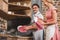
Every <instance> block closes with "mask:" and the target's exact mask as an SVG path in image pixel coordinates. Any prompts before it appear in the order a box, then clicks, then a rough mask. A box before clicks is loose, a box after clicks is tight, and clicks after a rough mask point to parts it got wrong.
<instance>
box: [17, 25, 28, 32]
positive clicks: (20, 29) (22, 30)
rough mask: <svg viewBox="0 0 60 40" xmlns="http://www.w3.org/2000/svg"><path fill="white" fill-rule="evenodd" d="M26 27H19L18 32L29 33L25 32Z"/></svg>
mask: <svg viewBox="0 0 60 40" xmlns="http://www.w3.org/2000/svg"><path fill="white" fill-rule="evenodd" d="M25 27H26V26H18V28H17V29H18V31H20V32H27V30H25Z"/></svg>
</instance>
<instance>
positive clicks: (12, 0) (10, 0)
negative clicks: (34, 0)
mask: <svg viewBox="0 0 60 40" xmlns="http://www.w3.org/2000/svg"><path fill="white" fill-rule="evenodd" d="M21 1H31V0H9V1H8V2H21Z"/></svg>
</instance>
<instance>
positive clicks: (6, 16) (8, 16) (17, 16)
mask: <svg viewBox="0 0 60 40" xmlns="http://www.w3.org/2000/svg"><path fill="white" fill-rule="evenodd" d="M0 17H2V18H3V19H6V20H11V19H14V18H30V17H29V16H26V15H19V14H13V15H12V14H8V13H6V12H4V11H2V10H0Z"/></svg>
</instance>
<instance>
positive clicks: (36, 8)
mask: <svg viewBox="0 0 60 40" xmlns="http://www.w3.org/2000/svg"><path fill="white" fill-rule="evenodd" d="M32 8H33V12H34V13H37V11H38V10H39V8H38V6H36V5H34V6H33V7H32Z"/></svg>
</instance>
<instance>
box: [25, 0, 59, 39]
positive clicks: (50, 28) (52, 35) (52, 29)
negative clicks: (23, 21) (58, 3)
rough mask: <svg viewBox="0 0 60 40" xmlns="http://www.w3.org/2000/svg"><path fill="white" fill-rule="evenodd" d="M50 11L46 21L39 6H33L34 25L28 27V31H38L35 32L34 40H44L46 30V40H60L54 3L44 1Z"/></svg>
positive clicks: (47, 12) (46, 15)
mask: <svg viewBox="0 0 60 40" xmlns="http://www.w3.org/2000/svg"><path fill="white" fill-rule="evenodd" d="M42 1H43V2H44V4H45V6H46V7H48V10H47V11H46V13H45V18H46V19H45V20H44V17H43V15H42V14H41V13H40V12H39V5H38V4H33V5H32V9H33V12H34V15H33V20H32V22H33V24H32V25H31V26H28V27H26V28H25V29H26V30H29V29H37V30H36V31H34V32H33V36H34V40H43V30H44V29H46V30H45V31H46V33H45V34H46V37H45V40H59V35H58V27H57V12H56V8H55V7H54V6H53V1H49V0H42Z"/></svg>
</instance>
